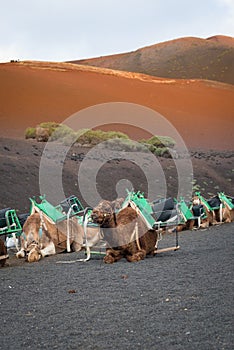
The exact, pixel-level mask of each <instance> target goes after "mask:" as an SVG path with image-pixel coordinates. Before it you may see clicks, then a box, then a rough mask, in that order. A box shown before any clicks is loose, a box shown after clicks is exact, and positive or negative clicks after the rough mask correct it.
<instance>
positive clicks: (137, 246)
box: [91, 200, 158, 264]
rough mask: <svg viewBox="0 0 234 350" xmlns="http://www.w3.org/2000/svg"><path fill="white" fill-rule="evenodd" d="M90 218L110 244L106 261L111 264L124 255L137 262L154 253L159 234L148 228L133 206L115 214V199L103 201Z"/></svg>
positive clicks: (108, 244) (128, 259) (130, 260)
mask: <svg viewBox="0 0 234 350" xmlns="http://www.w3.org/2000/svg"><path fill="white" fill-rule="evenodd" d="M117 205H119V202H117ZM91 217H92V220H93V221H94V222H95V223H97V224H99V225H100V227H101V229H102V235H103V239H104V240H105V241H106V243H107V248H106V256H105V257H104V262H105V263H108V264H112V263H114V262H116V261H118V260H120V259H121V258H123V257H124V258H126V259H127V261H129V262H136V261H139V260H143V259H144V258H145V257H146V255H154V251H155V247H156V245H157V241H158V233H157V231H154V230H149V229H148V228H147V227H146V224H145V223H144V222H143V219H142V218H141V217H140V216H139V215H138V213H137V212H136V210H135V209H133V208H132V207H129V206H128V207H125V208H123V209H121V210H120V211H118V212H117V213H116V201H114V202H109V201H105V200H104V201H102V202H100V203H99V205H98V206H97V207H96V208H94V209H93V211H92V214H91Z"/></svg>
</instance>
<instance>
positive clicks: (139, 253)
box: [126, 249, 146, 262]
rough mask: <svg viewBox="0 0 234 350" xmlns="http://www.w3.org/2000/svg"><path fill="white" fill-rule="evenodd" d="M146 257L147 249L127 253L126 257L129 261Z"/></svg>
mask: <svg viewBox="0 0 234 350" xmlns="http://www.w3.org/2000/svg"><path fill="white" fill-rule="evenodd" d="M145 257H146V251H145V250H143V249H142V250H139V251H137V252H136V253H134V254H132V255H126V259H127V261H129V262H137V261H140V260H144V258H145Z"/></svg>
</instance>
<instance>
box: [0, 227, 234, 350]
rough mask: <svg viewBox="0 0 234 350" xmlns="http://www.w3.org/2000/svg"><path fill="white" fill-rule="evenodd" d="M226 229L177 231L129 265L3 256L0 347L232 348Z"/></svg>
mask: <svg viewBox="0 0 234 350" xmlns="http://www.w3.org/2000/svg"><path fill="white" fill-rule="evenodd" d="M233 229H234V224H224V225H222V226H217V227H213V228H211V229H209V230H205V231H197V232H196V231H193V232H191V231H186V232H183V233H181V234H180V241H179V243H180V245H181V249H180V250H179V251H177V252H170V253H164V254H161V255H158V256H156V257H154V258H147V259H146V260H144V261H142V262H139V263H135V264H131V263H127V262H126V261H125V260H121V261H120V262H118V263H116V264H114V265H105V264H104V263H103V262H102V260H101V258H98V257H97V256H96V257H94V258H93V259H92V260H91V261H90V262H88V263H75V264H57V263H56V262H57V261H63V260H64V261H65V260H66V261H67V260H73V259H76V258H77V254H76V253H72V254H63V255H57V256H53V257H48V258H45V259H44V260H42V261H40V262H39V263H33V264H28V263H25V262H22V263H21V264H20V265H18V266H14V259H13V258H10V259H9V264H10V266H8V267H4V268H2V269H1V270H0V288H1V302H0V314H1V327H0V335H1V344H0V348H1V349H3V350H7V349H9V350H11V349H14V350H16V349H147V350H148V349H167V350H168V349H173V350H177V349H178V350H179V349H189V350H191V349H196V350H197V349H202V350H203V349H217V350H220V349H225V350H227V349H232V348H233V340H234V339H233V304H232V302H233V277H234V273H233ZM162 243H163V244H164V245H170V244H172V243H174V242H173V241H172V237H171V236H166V237H164V239H163V242H162ZM161 246H162V244H161ZM80 254H81V253H80Z"/></svg>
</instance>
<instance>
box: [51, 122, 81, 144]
mask: <svg viewBox="0 0 234 350" xmlns="http://www.w3.org/2000/svg"><path fill="white" fill-rule="evenodd" d="M68 137H70V139H74V142H75V141H76V138H77V135H76V132H75V131H74V130H72V129H71V128H69V127H68V126H67V125H64V124H60V125H59V126H57V127H56V128H55V129H54V131H53V132H52V133H51V137H50V141H55V140H60V141H62V142H63V140H64V139H65V138H66V139H67V138H68Z"/></svg>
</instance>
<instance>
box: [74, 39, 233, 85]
mask: <svg viewBox="0 0 234 350" xmlns="http://www.w3.org/2000/svg"><path fill="white" fill-rule="evenodd" d="M72 62H73V63H78V64H85V65H91V66H97V67H105V68H111V69H117V70H123V71H128V72H138V73H143V74H149V75H153V76H157V77H164V78H177V79H208V80H216V81H221V82H224V83H228V84H234V38H232V37H227V36H222V35H217V36H213V37H210V38H208V39H200V38H194V37H186V38H181V39H175V40H171V41H167V42H163V43H159V44H156V45H151V46H147V47H144V48H141V49H139V50H136V51H133V52H129V53H123V54H117V55H111V56H103V57H97V58H92V59H83V60H78V61H72Z"/></svg>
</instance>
